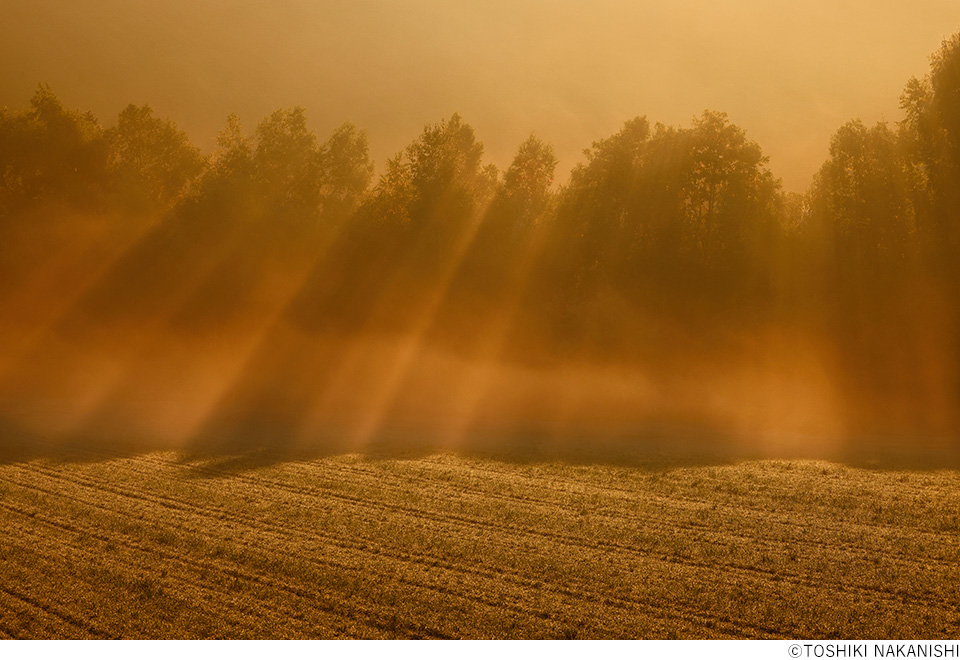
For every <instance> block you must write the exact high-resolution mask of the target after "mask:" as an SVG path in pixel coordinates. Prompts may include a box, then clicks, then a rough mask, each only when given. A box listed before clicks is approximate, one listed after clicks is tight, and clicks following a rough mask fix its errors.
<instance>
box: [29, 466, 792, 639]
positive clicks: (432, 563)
mask: <svg viewBox="0 0 960 660" xmlns="http://www.w3.org/2000/svg"><path fill="white" fill-rule="evenodd" d="M48 476H49V475H48ZM19 485H21V486H23V487H33V488H38V486H37V485H36V484H29V485H28V484H19ZM86 485H87V486H92V487H94V488H96V485H95V484H93V485H91V484H89V483H88V484H86ZM49 492H50V493H51V494H54V495H58V494H61V493H57V492H53V491H49ZM134 497H135V498H136V499H140V500H144V497H143V496H142V495H140V494H136V495H134ZM168 499H169V498H168ZM89 504H91V505H94V506H96V504H95V503H89ZM167 504H168V505H169V504H170V503H169V502H167ZM214 519H215V520H216V521H219V522H222V521H223V519H224V516H223V514H218V515H217V516H215V517H214ZM248 522H254V523H255V522H256V521H248ZM273 527H275V526H273ZM344 546H345V544H341V547H344ZM346 547H349V546H346ZM351 549H358V548H351ZM359 549H360V550H361V551H362V552H365V553H367V554H371V553H373V554H377V555H378V557H379V559H380V560H381V561H405V562H407V563H415V564H420V565H423V566H426V567H429V568H430V569H434V568H443V569H446V570H449V571H453V572H459V573H462V572H465V571H464V567H463V566H460V565H455V564H450V563H449V562H445V561H443V560H442V559H440V558H437V557H416V556H411V555H408V554H406V553H403V554H402V555H401V554H396V553H394V552H392V551H391V550H390V549H380V550H374V549H373V548H371V547H369V546H367V545H366V544H361V548H359ZM311 561H314V562H316V561H318V560H317V559H316V558H311ZM335 567H336V568H339V569H345V568H347V567H345V566H342V565H340V564H337V565H335ZM470 572H471V573H472V574H475V575H479V576H482V577H486V578H488V579H489V580H492V581H495V582H499V581H502V580H503V579H504V575H503V573H500V572H492V571H478V570H476V569H472V570H471V571H470ZM411 585H412V586H418V587H424V585H422V584H420V583H418V582H412V583H411ZM524 586H528V587H529V585H524ZM535 586H536V588H540V589H542V587H543V585H542V584H536V585H535ZM445 593H448V595H453V596H457V597H460V598H464V597H468V596H467V595H466V594H464V593H462V592H461V591H448V592H445ZM566 595H568V596H571V597H575V598H578V599H580V600H583V595H582V594H580V593H575V592H570V591H568V592H567V594H566ZM603 598H605V599H606V601H608V602H609V603H610V604H612V605H620V606H623V605H627V606H629V605H633V606H635V607H636V606H642V607H647V608H651V609H652V610H657V609H658V608H657V607H656V606H654V605H652V604H650V603H645V602H642V601H627V600H626V599H611V598H610V597H603ZM525 600H526V599H524V598H518V599H516V601H517V603H519V605H517V606H515V607H514V608H513V609H516V610H518V611H519V612H523V611H525V609H526V606H525ZM482 602H485V604H487V605H489V606H491V607H495V608H502V607H504V605H505V603H504V602H502V601H491V600H490V599H483V601H482ZM603 602H604V601H603V600H599V603H603ZM677 607H682V606H678V605H677V604H672V605H671V607H670V608H664V609H663V610H662V614H661V617H662V618H663V619H666V620H670V619H676V618H678V616H679V617H680V618H683V615H682V614H681V612H678V611H677ZM687 616H692V617H694V618H693V619H692V620H691V622H694V623H700V624H702V623H703V622H704V621H711V620H715V621H716V623H717V624H720V625H721V626H722V625H723V624H724V623H727V624H729V625H737V624H735V623H732V622H724V621H723V620H722V619H720V618H718V617H715V616H711V615H710V614H709V613H706V612H703V611H698V610H693V611H692V612H687ZM741 628H743V626H741ZM750 628H751V629H754V630H756V632H755V633H754V634H755V635H756V633H765V634H769V635H777V636H783V635H784V634H785V633H784V632H783V631H778V630H773V629H769V630H762V629H761V628H756V627H750ZM731 632H733V633H734V634H736V633H737V632H739V631H731ZM740 634H742V633H740Z"/></svg>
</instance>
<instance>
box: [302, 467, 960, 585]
mask: <svg viewBox="0 0 960 660" xmlns="http://www.w3.org/2000/svg"><path fill="white" fill-rule="evenodd" d="M305 465H306V466H316V467H317V468H320V469H326V468H327V467H328V466H327V465H318V464H316V463H308V464H305ZM334 465H335V467H334V469H336V470H337V471H340V472H342V473H344V474H355V475H359V476H362V477H364V478H367V479H369V480H370V481H371V482H374V481H375V482H376V483H377V484H378V485H380V486H383V485H385V484H389V485H390V486H391V487H393V488H394V489H395V490H396V491H399V492H400V493H403V494H405V493H408V492H409V491H410V490H411V488H416V489H418V492H419V493H420V495H421V497H423V496H425V495H426V493H428V492H429V491H442V492H444V493H447V494H449V496H455V497H457V498H458V501H460V500H462V499H463V497H464V496H465V495H466V496H469V497H471V498H473V499H475V500H485V499H495V500H499V501H502V502H509V503H511V504H517V505H519V506H526V507H536V508H539V509H542V510H544V511H545V512H550V513H552V512H555V511H557V510H561V511H564V512H566V513H568V514H569V513H571V512H573V513H576V512H577V511H578V510H579V509H581V508H582V505H578V504H576V503H572V502H570V501H569V500H566V499H565V500H548V499H543V498H536V497H532V496H529V495H516V494H505V493H497V492H493V491H490V490H488V489H482V488H476V487H472V486H469V485H465V484H459V483H458V484H453V483H450V482H448V481H444V480H440V479H436V478H431V477H430V476H423V475H419V476H417V475H415V476H411V478H409V479H401V478H399V477H395V476H392V475H391V476H390V478H389V479H385V478H384V475H383V473H382V472H376V471H373V470H369V469H364V468H358V467H355V466H352V465H351V466H345V465H342V464H334ZM298 468H300V469H298ZM289 469H290V470H291V471H296V472H299V473H300V474H302V475H303V476H304V477H309V476H310V473H309V472H308V471H306V469H305V466H304V465H299V464H293V465H291V466H290V468H289ZM636 495H637V501H638V502H640V503H642V504H644V505H645V509H644V510H643V511H638V510H637V509H633V510H629V511H626V510H624V511H618V510H614V509H612V507H610V506H609V502H607V503H605V505H607V506H605V507H604V509H602V510H592V511H590V512H589V513H588V514H586V516H587V517H588V518H590V519H604V520H610V521H612V522H614V523H616V524H618V525H619V524H623V523H630V524H633V525H636V524H637V523H638V522H642V524H643V526H644V528H645V529H646V530H649V529H658V530H661V531H665V532H676V531H678V530H683V531H692V532H697V533H699V534H705V535H709V536H713V537H716V538H719V539H723V538H735V539H739V540H741V541H746V542H750V543H755V544H758V545H762V546H764V547H765V548H767V549H771V550H777V549H781V550H782V549H783V548H782V546H784V545H798V546H801V547H811V548H819V549H822V550H826V551H839V552H845V553H848V554H850V555H853V556H855V557H862V556H864V554H865V553H870V556H871V557H876V556H877V553H878V552H880V553H881V555H880V556H882V557H883V558H884V559H886V560H888V561H891V562H892V563H899V564H901V565H902V566H904V567H920V568H922V569H923V570H925V571H926V570H929V567H930V565H931V564H934V565H937V566H938V567H940V568H942V569H947V570H949V571H951V572H953V571H956V570H957V563H958V562H957V558H956V557H954V558H950V559H946V558H939V557H932V556H930V555H929V554H927V555H918V554H917V553H915V552H907V551H896V550H893V549H891V548H889V547H888V546H889V544H880V547H879V548H877V547H868V546H865V545H863V544H857V543H852V542H848V541H839V540H824V539H815V538H808V537H807V536H803V535H801V536H799V537H798V536H796V535H793V536H777V537H775V538H774V539H770V538H767V537H761V536H760V535H759V532H760V526H759V524H758V527H757V531H758V534H755V535H750V534H744V533H742V532H739V531H736V530H734V529H729V528H727V527H724V526H722V523H723V522H724V521H723V520H722V519H721V520H717V521H716V522H717V523H719V525H718V524H713V525H711V524H707V523H698V522H695V521H691V520H681V519H680V518H679V517H678V516H677V515H670V514H669V513H667V511H669V510H670V507H669V506H666V505H670V504H672V505H673V507H672V508H673V509H675V510H682V512H683V513H686V514H689V513H691V512H700V511H705V510H708V509H707V507H703V506H700V507H689V506H686V507H678V506H676V503H675V502H670V501H669V499H668V498H655V497H650V496H648V495H649V494H647V493H640V492H638V493H636ZM441 499H442V498H441ZM446 499H449V497H448V498H446ZM663 499H667V501H666V502H664V501H663ZM652 500H657V502H656V504H655V505H654V504H653V502H652ZM617 503H623V500H622V499H619V500H617ZM738 522H742V521H738ZM771 522H772V523H774V524H777V525H779V526H781V527H784V526H786V527H787V528H789V529H794V528H795V526H794V525H784V524H783V522H782V521H778V520H769V519H768V520H764V521H763V528H762V529H763V531H764V532H766V533H769V531H770V530H769V524H770V523H771ZM859 538H861V539H862V538H864V537H863V535H860V536H859ZM885 546H886V547H885Z"/></svg>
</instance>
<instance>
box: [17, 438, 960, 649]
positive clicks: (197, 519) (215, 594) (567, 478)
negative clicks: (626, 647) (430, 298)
mask: <svg viewBox="0 0 960 660" xmlns="http://www.w3.org/2000/svg"><path fill="white" fill-rule="evenodd" d="M958 486H960V473H958V472H957V471H952V470H925V471H909V470H875V469H862V468H858V467H849V466H846V465H843V464H840V463H831V462H823V461H814V460H797V461H784V460H748V461H742V462H730V463H714V464H708V463H703V462H701V463H699V464H690V465H682V464H681V465H676V464H675V465H663V466H659V467H658V466H632V467H625V466H611V465H569V464H563V463H516V462H504V461H497V460H492V459H480V458H467V457H462V456H458V455H454V454H445V453H440V454H433V455H424V456H417V457H407V458H397V457H369V456H361V455H340V456H332V457H323V458H315V459H310V460H284V461H276V462H271V461H246V462H243V461H230V460H225V459H212V458H202V459H201V458H196V457H190V456H187V455H184V454H180V453H175V452H155V453H147V454H140V455H131V454H123V455H121V454H107V453H103V454H96V455H89V456H87V455H85V456H83V457H72V458H66V459H65V458H62V457H61V458H57V459H52V458H49V457H47V458H32V459H28V460H22V461H10V462H7V463H6V464H4V465H0V536H2V539H0V635H2V636H3V637H11V638H38V637H39V638H60V637H67V638H90V637H94V638H100V637H122V638H141V637H148V638H157V637H159V638H179V637H185V638H207V637H228V638H273V637H284V638H302V637H306V638H339V637H349V638H357V637H360V638H396V637H403V638H407V637H425V638H434V637H438V638H448V637H453V638H463V637H468V638H478V637H480V638H488V637H494V638H500V637H510V638H528V637H530V638H543V637H547V638H572V637H588V638H690V637H694V638H729V637H733V638H818V637H828V638H843V637H860V638H915V637H921V638H956V637H957V636H958V634H960V487H958Z"/></svg>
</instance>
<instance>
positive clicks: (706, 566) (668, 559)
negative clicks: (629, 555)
mask: <svg viewBox="0 0 960 660" xmlns="http://www.w3.org/2000/svg"><path fill="white" fill-rule="evenodd" d="M619 550H621V551H622V550H624V548H619ZM628 550H629V548H628ZM655 559H658V560H660V561H664V562H667V563H681V564H685V565H687V566H693V567H696V568H699V569H709V568H714V567H713V566H711V565H709V564H704V563H697V562H690V561H680V562H678V561H677V558H676V557H672V556H660V557H656V558H655ZM754 573H757V571H754ZM759 573H760V575H761V576H766V577H769V576H771V575H773V577H774V578H776V577H778V576H776V575H775V572H771V571H765V572H763V571H761V572H759ZM754 577H756V575H754ZM793 582H794V583H795V582H796V581H795V580H794V581H793ZM808 586H809V585H808Z"/></svg>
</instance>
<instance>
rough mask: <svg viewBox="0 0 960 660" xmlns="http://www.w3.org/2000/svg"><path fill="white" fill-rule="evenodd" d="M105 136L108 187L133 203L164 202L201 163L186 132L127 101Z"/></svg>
mask: <svg viewBox="0 0 960 660" xmlns="http://www.w3.org/2000/svg"><path fill="white" fill-rule="evenodd" d="M106 137H107V139H108V141H109V143H110V170H111V173H112V175H113V179H114V181H113V185H114V188H115V189H116V191H117V192H118V193H119V194H120V196H121V197H122V198H124V199H125V200H127V201H128V202H130V203H133V204H140V205H150V206H156V207H158V208H166V207H169V206H170V205H171V204H173V203H174V202H175V201H177V200H178V199H179V198H180V196H181V195H182V194H183V193H184V192H185V190H186V188H187V186H188V184H189V183H190V182H191V181H192V180H193V179H194V178H195V177H196V176H197V175H198V174H199V173H200V172H201V170H202V169H203V167H204V165H205V162H206V161H205V159H204V158H203V156H202V155H201V154H200V150H199V149H197V148H196V147H195V146H193V144H191V143H190V140H189V138H187V135H186V133H184V132H183V131H181V130H179V129H178V128H177V127H176V125H175V124H174V123H173V122H171V121H169V120H163V119H160V118H159V117H155V116H154V115H153V110H152V109H151V108H150V106H149V105H142V106H136V105H133V104H131V105H128V106H127V107H126V108H125V109H124V110H123V111H122V112H121V113H120V115H119V117H118V118H117V125H116V127H114V128H111V129H110V130H109V131H107V133H106Z"/></svg>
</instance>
